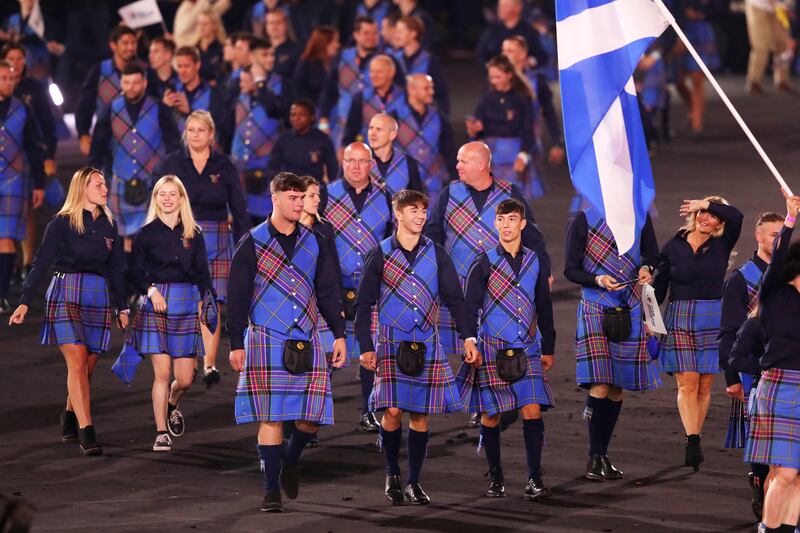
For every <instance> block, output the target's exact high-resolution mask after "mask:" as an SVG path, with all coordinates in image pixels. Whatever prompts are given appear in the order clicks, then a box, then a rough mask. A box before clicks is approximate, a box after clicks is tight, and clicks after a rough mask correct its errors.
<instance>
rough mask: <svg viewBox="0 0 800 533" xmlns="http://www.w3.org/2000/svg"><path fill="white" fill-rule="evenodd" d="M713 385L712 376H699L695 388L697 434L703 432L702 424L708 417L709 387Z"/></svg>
mask: <svg viewBox="0 0 800 533" xmlns="http://www.w3.org/2000/svg"><path fill="white" fill-rule="evenodd" d="M713 383H714V374H701V375H700V381H699V383H698V388H697V433H702V432H703V423H704V422H705V421H706V415H708V406H709V405H711V385H713Z"/></svg>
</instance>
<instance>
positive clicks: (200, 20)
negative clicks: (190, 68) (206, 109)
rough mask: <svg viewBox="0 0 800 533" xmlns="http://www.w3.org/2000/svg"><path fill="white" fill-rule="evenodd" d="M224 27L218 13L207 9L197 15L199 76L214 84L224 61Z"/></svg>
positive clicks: (220, 73) (220, 72) (219, 75)
mask: <svg viewBox="0 0 800 533" xmlns="http://www.w3.org/2000/svg"><path fill="white" fill-rule="evenodd" d="M225 37H226V35H225V27H224V26H223V25H222V20H221V19H220V16H219V14H218V13H217V12H216V11H214V10H213V9H207V10H205V11H203V12H201V13H200V14H199V15H198V16H197V36H196V39H197V40H196V42H197V48H198V50H199V51H200V77H201V78H203V79H204V80H206V81H208V82H209V83H210V84H211V85H212V86H216V84H217V80H219V79H221V78H222V74H223V69H224V66H225V62H224V60H223V43H224V42H225Z"/></svg>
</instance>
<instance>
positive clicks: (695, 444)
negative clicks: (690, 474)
mask: <svg viewBox="0 0 800 533" xmlns="http://www.w3.org/2000/svg"><path fill="white" fill-rule="evenodd" d="M704 460H705V458H704V457H703V451H702V450H701V449H700V435H696V434H695V435H687V436H686V466H691V467H692V468H693V469H694V471H695V472H697V471H698V470H700V463H702V462H703V461H704Z"/></svg>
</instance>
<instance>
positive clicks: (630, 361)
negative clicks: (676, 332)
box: [575, 299, 661, 391]
mask: <svg viewBox="0 0 800 533" xmlns="http://www.w3.org/2000/svg"><path fill="white" fill-rule="evenodd" d="M646 342H647V335H646V334H645V331H644V328H643V327H642V310H641V307H640V306H636V307H633V308H632V309H631V335H630V337H629V338H628V339H627V340H625V341H623V342H620V343H616V342H610V341H609V340H608V338H606V336H605V334H604V333H603V306H601V305H598V304H596V303H594V302H591V301H589V300H586V299H581V301H580V303H578V328H577V332H576V335H575V357H576V361H575V377H576V381H577V383H578V385H580V386H581V387H584V388H587V387H589V386H591V385H592V384H595V383H605V384H609V385H616V386H617V387H621V388H623V389H625V390H630V391H640V390H652V389H655V388H658V387H659V386H661V378H660V377H659V376H658V366H657V364H656V362H655V361H653V360H651V359H650V355H649V354H648V352H647V345H646Z"/></svg>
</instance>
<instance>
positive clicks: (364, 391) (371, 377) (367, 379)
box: [358, 366, 375, 413]
mask: <svg viewBox="0 0 800 533" xmlns="http://www.w3.org/2000/svg"><path fill="white" fill-rule="evenodd" d="M358 376H359V377H360V378H361V409H362V410H363V412H364V413H367V412H369V395H370V394H372V384H373V382H374V381H375V372H373V371H372V370H367V369H366V368H364V367H363V366H360V367H358Z"/></svg>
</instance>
